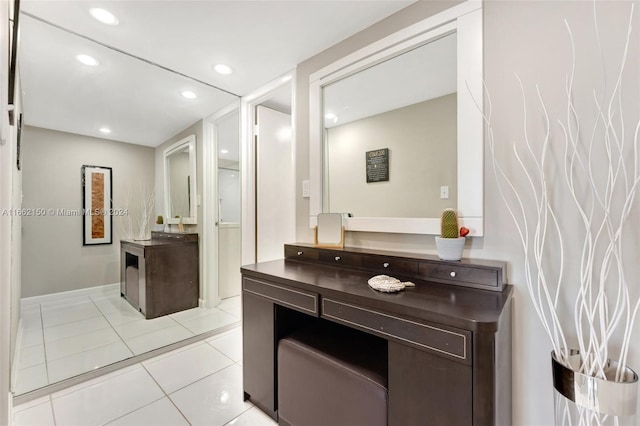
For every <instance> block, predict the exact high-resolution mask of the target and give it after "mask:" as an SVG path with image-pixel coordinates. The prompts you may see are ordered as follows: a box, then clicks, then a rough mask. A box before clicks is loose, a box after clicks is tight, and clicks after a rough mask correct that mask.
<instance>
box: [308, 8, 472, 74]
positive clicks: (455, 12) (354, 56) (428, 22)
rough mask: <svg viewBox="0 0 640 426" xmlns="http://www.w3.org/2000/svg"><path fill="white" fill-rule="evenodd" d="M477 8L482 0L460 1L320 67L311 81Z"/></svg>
mask: <svg viewBox="0 0 640 426" xmlns="http://www.w3.org/2000/svg"><path fill="white" fill-rule="evenodd" d="M475 10H482V1H481V0H467V1H466V2H464V3H460V4H458V5H456V6H453V7H451V8H449V9H446V10H444V11H442V12H440V13H437V14H435V15H433V16H430V17H428V18H426V19H423V20H422V21H420V22H417V23H415V24H413V25H410V26H408V27H406V28H403V29H401V30H400V31H397V32H395V33H393V34H391V35H388V36H387V37H385V38H382V39H380V40H378V41H376V42H373V43H371V44H369V45H367V46H365V47H363V48H362V49H360V50H357V51H355V52H353V53H351V54H349V55H347V56H345V57H343V58H341V59H338V60H337V61H335V62H333V63H331V64H329V65H327V66H326V67H324V68H321V69H319V70H318V71H316V72H314V73H313V74H311V75H310V76H309V81H315V80H320V79H321V78H324V77H326V76H329V75H330V74H333V73H334V72H337V71H339V70H342V69H344V68H346V67H347V66H349V65H352V64H354V63H355V62H358V61H361V60H364V59H367V58H368V57H370V56H372V55H374V54H376V53H380V52H382V51H384V50H387V49H388V48H389V47H393V46H395V45H397V44H399V43H402V42H406V41H407V40H409V39H413V38H414V37H416V36H419V35H422V33H424V32H427V31H432V30H433V29H435V28H437V27H439V26H441V25H443V24H445V23H448V22H451V21H455V20H456V19H457V18H458V17H460V16H463V15H466V14H467V13H471V12H473V11H475Z"/></svg>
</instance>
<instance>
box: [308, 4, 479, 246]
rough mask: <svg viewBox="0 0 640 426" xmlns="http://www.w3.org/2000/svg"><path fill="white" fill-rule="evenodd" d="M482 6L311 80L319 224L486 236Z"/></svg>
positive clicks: (371, 49)
mask: <svg viewBox="0 0 640 426" xmlns="http://www.w3.org/2000/svg"><path fill="white" fill-rule="evenodd" d="M481 7H482V5H481V3H480V2H466V3H462V4H460V5H458V6H455V7H453V8H451V9H448V10H446V11H444V12H442V13H440V14H438V15H435V16H432V17H430V18H428V19H426V20H424V21H422V22H420V23H418V24H415V25H413V26H411V27H408V28H406V29H404V30H402V31H400V32H398V33H395V34H392V35H391V36H389V37H387V38H385V39H383V40H380V41H378V42H376V43H374V44H372V45H370V46H367V47H365V48H363V49H361V50H360V51H358V52H355V53H354V54H352V55H350V56H348V57H345V58H343V59H341V60H339V61H337V62H336V63H334V64H331V65H329V66H328V67H326V68H324V69H322V70H320V71H318V72H316V73H315V74H313V75H312V76H311V81H310V91H311V92H310V99H311V108H310V110H311V117H310V118H311V135H310V136H311V185H312V186H311V188H312V192H311V211H310V215H311V217H310V221H311V226H314V225H315V223H314V220H315V216H316V215H317V214H318V213H320V212H332V213H350V214H351V217H348V218H347V219H346V221H345V222H346V223H345V226H346V229H347V230H349V231H374V232H376V231H377V232H400V233H414V234H438V233H439V216H440V212H441V211H442V210H443V209H444V208H455V209H457V210H458V211H459V213H460V216H461V221H462V222H463V223H464V225H465V226H467V227H468V228H470V229H471V233H472V235H474V236H481V235H483V121H482V9H481Z"/></svg>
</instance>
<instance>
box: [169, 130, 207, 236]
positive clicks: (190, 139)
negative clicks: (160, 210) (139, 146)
mask: <svg viewBox="0 0 640 426" xmlns="http://www.w3.org/2000/svg"><path fill="white" fill-rule="evenodd" d="M185 145H186V146H188V147H189V175H190V176H191V179H190V185H189V186H190V188H189V198H190V203H189V213H190V216H189V217H183V218H180V219H176V218H174V217H173V215H171V207H170V206H171V193H170V191H171V184H170V181H169V175H170V174H171V170H170V166H169V159H168V157H169V155H171V154H173V153H174V152H176V151H178V150H181V149H182V148H184V146H185ZM196 155H197V154H196V135H189V136H187V137H186V138H184V139H180V140H179V141H178V142H176V143H174V144H172V145H171V146H169V147H168V148H166V149H165V150H164V151H163V153H162V156H163V161H164V216H165V217H166V218H167V221H166V223H168V224H169V225H176V224H178V223H180V221H182V223H184V224H187V225H194V224H196V223H198V198H197V197H198V174H197V173H198V172H197V168H196V167H197V166H196V162H197V161H196Z"/></svg>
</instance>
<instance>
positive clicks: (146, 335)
mask: <svg viewBox="0 0 640 426" xmlns="http://www.w3.org/2000/svg"><path fill="white" fill-rule="evenodd" d="M240 312H241V307H240V297H239V296H238V297H232V298H229V299H226V300H224V301H223V302H222V303H221V304H220V305H219V306H218V307H217V308H212V309H204V308H194V309H189V310H186V311H182V312H177V313H175V314H171V315H167V316H164V317H160V318H155V319H151V320H146V319H144V317H143V315H142V314H141V313H140V312H138V311H136V310H135V309H134V308H133V307H132V306H131V305H130V304H129V303H127V301H126V300H124V299H123V298H122V297H120V292H119V290H118V289H112V290H109V291H106V292H104V291H96V292H95V294H89V295H87V296H73V297H57V298H55V299H54V300H50V301H47V302H43V303H30V304H28V303H27V304H25V305H24V306H23V307H22V328H23V330H22V339H21V345H20V346H21V347H20V351H19V359H18V363H19V364H18V372H17V378H16V386H15V394H16V395H21V394H24V393H26V392H29V391H31V390H34V389H38V388H41V387H43V386H46V385H48V384H51V383H56V382H59V381H61V380H64V379H67V378H69V377H73V376H76V375H78V374H81V373H85V372H88V371H91V370H94V369H96V368H99V367H103V366H105V365H109V364H112V363H114V362H117V361H121V360H123V359H126V358H129V357H132V356H134V355H139V354H142V353H145V352H148V351H150V350H153V349H157V348H160V347H162V346H166V345H169V344H171V343H175V342H178V341H181V340H184V339H186V338H190V337H193V336H196V335H198V334H202V333H205V332H208V331H213V330H215V329H217V328H220V327H223V326H227V325H230V324H233V323H237V322H239V321H240V319H241V316H242V315H241V313H240ZM234 356H235V359H234V361H237V354H234Z"/></svg>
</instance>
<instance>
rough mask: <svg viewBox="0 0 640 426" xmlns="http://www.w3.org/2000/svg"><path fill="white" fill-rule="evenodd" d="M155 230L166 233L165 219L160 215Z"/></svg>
mask: <svg viewBox="0 0 640 426" xmlns="http://www.w3.org/2000/svg"><path fill="white" fill-rule="evenodd" d="M155 230H156V231H164V218H163V217H162V215H159V216H158V217H157V219H156V226H155Z"/></svg>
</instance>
